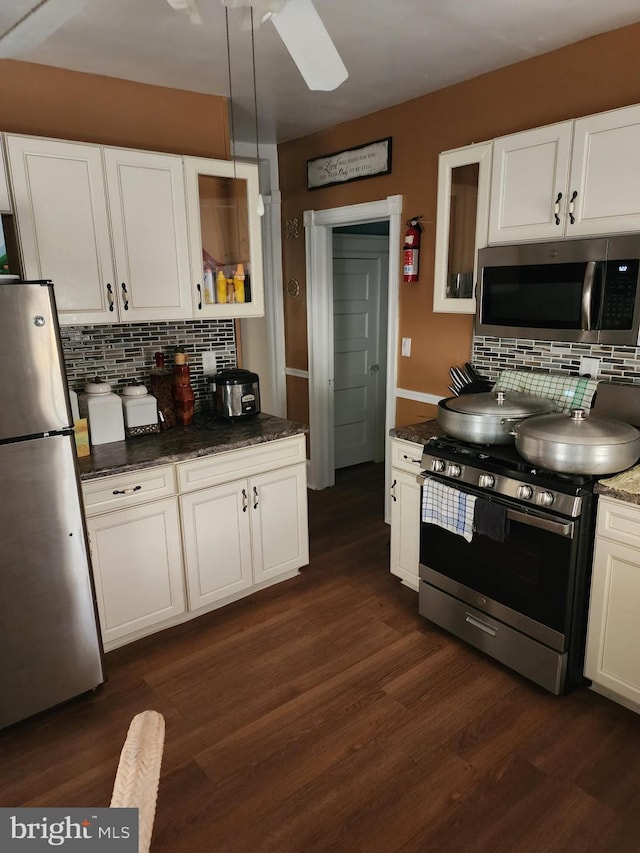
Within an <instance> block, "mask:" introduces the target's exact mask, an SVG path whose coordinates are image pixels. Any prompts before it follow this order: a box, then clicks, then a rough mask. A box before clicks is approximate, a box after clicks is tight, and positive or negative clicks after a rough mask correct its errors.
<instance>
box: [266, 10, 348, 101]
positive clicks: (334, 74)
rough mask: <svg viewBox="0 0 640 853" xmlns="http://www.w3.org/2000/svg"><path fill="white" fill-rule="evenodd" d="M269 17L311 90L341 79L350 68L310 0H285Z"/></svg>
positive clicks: (328, 88) (333, 86)
mask: <svg viewBox="0 0 640 853" xmlns="http://www.w3.org/2000/svg"><path fill="white" fill-rule="evenodd" d="M271 21H272V22H273V26H274V27H275V28H276V30H277V31H278V34H279V36H280V38H281V39H282V41H283V42H284V45H285V47H286V48H287V50H288V51H289V53H290V54H291V58H292V59H293V61H294V62H295V64H296V65H297V66H298V70H299V71H300V73H301V74H302V76H303V78H304V80H305V82H306V84H307V86H308V87H309V88H310V89H311V90H312V91H319V90H322V91H324V92H330V91H332V90H333V89H337V88H338V86H339V85H340V84H341V83H344V81H345V80H346V79H347V77H348V76H349V72H348V71H347V69H346V67H345V64H344V62H343V61H342V59H341V58H340V54H339V53H338V51H337V50H336V48H335V45H334V43H333V42H332V40H331V36H330V35H329V33H328V32H327V30H326V28H325V25H324V24H323V23H322V21H321V19H320V16H319V15H318V13H317V12H316V9H315V6H314V5H313V3H312V2H311V0H288V3H287V4H286V5H285V7H284V9H282V11H281V12H278V13H277V14H276V15H274V16H273V17H272V18H271Z"/></svg>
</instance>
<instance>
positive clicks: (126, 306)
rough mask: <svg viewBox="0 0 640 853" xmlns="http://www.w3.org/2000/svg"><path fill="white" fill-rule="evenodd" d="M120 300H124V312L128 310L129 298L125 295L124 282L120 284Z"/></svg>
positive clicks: (125, 287) (125, 286)
mask: <svg viewBox="0 0 640 853" xmlns="http://www.w3.org/2000/svg"><path fill="white" fill-rule="evenodd" d="M122 298H123V299H124V310H125V311H128V310H129V296H128V294H127V285H126V284H125V282H124V281H123V282H122Z"/></svg>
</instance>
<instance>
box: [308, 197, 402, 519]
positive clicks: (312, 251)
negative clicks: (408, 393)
mask: <svg viewBox="0 0 640 853" xmlns="http://www.w3.org/2000/svg"><path fill="white" fill-rule="evenodd" d="M401 217H402V196H400V195H396V196H387V198H386V199H383V200H380V201H374V202H366V203H364V204H354V205H348V206H345V207H338V208H332V209H329V210H317V211H314V210H308V211H305V214H304V226H305V236H306V267H307V269H306V274H307V275H306V278H307V331H308V341H309V432H310V436H309V438H310V459H309V465H308V475H309V476H308V482H309V486H310V487H311V488H313V489H324V488H326V487H328V486H332V485H334V483H335V449H334V438H335V436H334V394H333V391H334V352H333V230H334V228H338V227H341V226H345V225H358V224H365V223H371V222H388V225H389V267H388V270H389V272H388V292H387V336H386V371H385V373H386V375H385V376H384V377H383V379H382V380H381V381H382V382H383V383H384V386H385V415H384V442H385V448H387V449H388V446H389V430H390V429H391V428H392V427H393V426H394V424H395V403H396V376H397V364H398V352H397V349H398V290H399V270H400V229H401ZM384 455H385V519H386V520H387V521H389V519H390V506H389V504H390V499H389V485H390V482H391V480H390V475H391V464H390V463H391V460H390V455H389V453H388V452H385V454H384Z"/></svg>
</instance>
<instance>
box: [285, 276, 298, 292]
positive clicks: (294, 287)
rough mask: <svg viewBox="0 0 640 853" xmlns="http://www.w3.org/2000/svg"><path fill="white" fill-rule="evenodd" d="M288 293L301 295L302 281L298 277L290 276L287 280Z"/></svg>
mask: <svg viewBox="0 0 640 853" xmlns="http://www.w3.org/2000/svg"><path fill="white" fill-rule="evenodd" d="M287 293H288V294H289V296H300V282H299V281H298V279H297V278H290V279H289V281H288V282H287Z"/></svg>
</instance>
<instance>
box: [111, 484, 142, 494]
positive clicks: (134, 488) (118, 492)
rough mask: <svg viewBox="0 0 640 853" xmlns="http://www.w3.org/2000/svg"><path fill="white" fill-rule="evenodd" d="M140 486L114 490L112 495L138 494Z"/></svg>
mask: <svg viewBox="0 0 640 853" xmlns="http://www.w3.org/2000/svg"><path fill="white" fill-rule="evenodd" d="M141 488H142V486H133V488H131V489H114V490H113V494H114V495H132V494H133V493H134V492H139V491H140V489H141Z"/></svg>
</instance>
